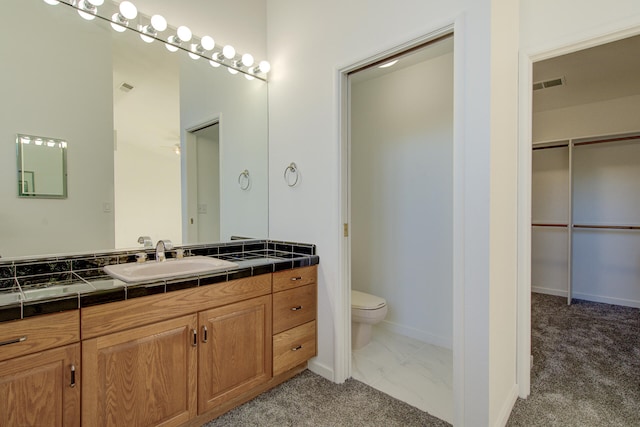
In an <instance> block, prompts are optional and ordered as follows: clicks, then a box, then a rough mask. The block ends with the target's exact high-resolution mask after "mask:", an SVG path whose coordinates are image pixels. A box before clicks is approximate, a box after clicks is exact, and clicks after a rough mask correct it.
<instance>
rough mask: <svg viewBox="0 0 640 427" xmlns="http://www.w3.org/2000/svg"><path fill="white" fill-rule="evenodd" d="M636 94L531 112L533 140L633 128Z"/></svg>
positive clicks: (639, 124) (639, 104) (638, 125)
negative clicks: (532, 113)
mask: <svg viewBox="0 0 640 427" xmlns="http://www.w3.org/2000/svg"><path fill="white" fill-rule="evenodd" d="M639 109H640V95H636V96H626V97H624V98H616V99H610V100H607V101H602V102H592V103H589V104H583V105H578V106H574V107H569V108H560V109H556V110H549V111H541V112H538V113H535V114H534V115H533V141H550V140H556V139H567V138H579V137H586V136H593V135H610V134H614V133H624V132H637V131H638V130H640V121H639V120H638V110H639Z"/></svg>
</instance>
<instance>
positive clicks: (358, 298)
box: [351, 291, 387, 310]
mask: <svg viewBox="0 0 640 427" xmlns="http://www.w3.org/2000/svg"><path fill="white" fill-rule="evenodd" d="M386 304H387V302H386V301H385V300H384V298H380V297H377V296H375V295H371V294H366V293H364V292H360V291H351V307H352V308H358V309H360V310H375V309H377V308H380V307H384V306H385V305H386Z"/></svg>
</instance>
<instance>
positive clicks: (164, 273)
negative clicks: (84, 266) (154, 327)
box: [104, 256, 238, 283]
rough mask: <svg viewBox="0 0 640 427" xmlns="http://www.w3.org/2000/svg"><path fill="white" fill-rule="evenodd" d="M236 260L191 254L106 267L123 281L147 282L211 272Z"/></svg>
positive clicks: (234, 264)
mask: <svg viewBox="0 0 640 427" xmlns="http://www.w3.org/2000/svg"><path fill="white" fill-rule="evenodd" d="M237 266H238V264H236V263H234V262H229V261H225V260H222V259H217V258H210V257H206V256H190V257H186V258H182V259H175V258H173V259H168V260H166V261H163V262H157V261H147V262H143V263H140V262H130V263H127V264H113V265H107V266H105V267H104V271H106V272H107V274H108V275H109V276H111V277H114V278H116V279H120V280H122V281H123V282H127V283H132V282H146V281H149V280H155V279H167V278H170V277H176V276H187V275H192V274H199V273H210V272H215V271H220V270H228V269H230V268H234V267H237Z"/></svg>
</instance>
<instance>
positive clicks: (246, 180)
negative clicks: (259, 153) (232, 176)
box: [238, 169, 251, 190]
mask: <svg viewBox="0 0 640 427" xmlns="http://www.w3.org/2000/svg"><path fill="white" fill-rule="evenodd" d="M238 185H240V189H241V190H248V189H249V187H250V186H251V177H250V176H249V170H248V169H245V170H243V171H242V172H240V175H239V176H238Z"/></svg>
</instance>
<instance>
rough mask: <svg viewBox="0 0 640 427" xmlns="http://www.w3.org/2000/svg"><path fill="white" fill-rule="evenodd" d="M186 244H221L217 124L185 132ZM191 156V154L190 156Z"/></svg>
mask: <svg viewBox="0 0 640 427" xmlns="http://www.w3.org/2000/svg"><path fill="white" fill-rule="evenodd" d="M186 143H187V144H186V145H187V159H186V161H187V164H188V166H187V171H188V174H187V194H188V196H187V209H188V212H189V214H188V218H189V220H188V224H187V230H188V239H189V240H188V241H189V243H211V242H218V241H220V122H219V121H217V120H214V121H211V122H208V123H206V124H203V125H201V126H197V127H195V128H192V129H190V130H188V131H187V138H186ZM191 153H193V154H192V155H190V154H191Z"/></svg>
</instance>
